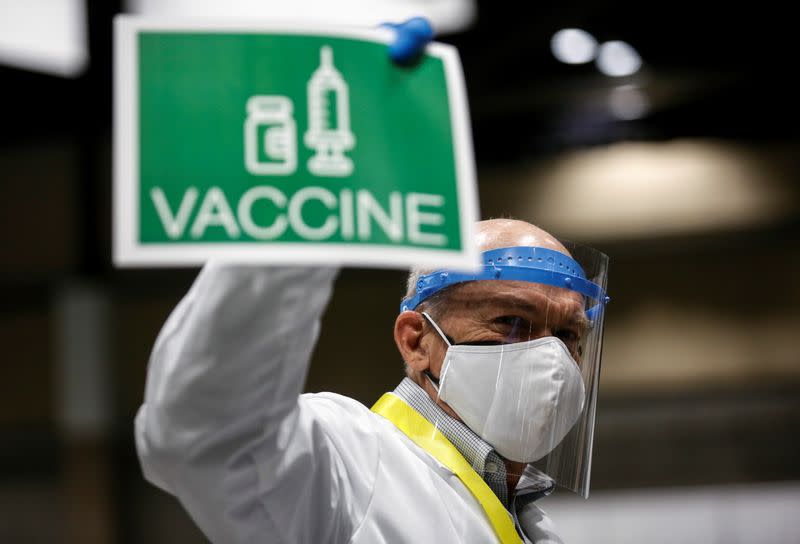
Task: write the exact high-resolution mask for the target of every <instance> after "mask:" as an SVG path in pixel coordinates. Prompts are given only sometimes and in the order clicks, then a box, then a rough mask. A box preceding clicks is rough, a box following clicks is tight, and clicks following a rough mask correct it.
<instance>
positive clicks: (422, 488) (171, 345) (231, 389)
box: [136, 264, 560, 544]
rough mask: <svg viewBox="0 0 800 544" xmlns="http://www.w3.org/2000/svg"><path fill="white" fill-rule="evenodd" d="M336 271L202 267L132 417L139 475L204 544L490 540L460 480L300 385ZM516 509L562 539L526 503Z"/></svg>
mask: <svg viewBox="0 0 800 544" xmlns="http://www.w3.org/2000/svg"><path fill="white" fill-rule="evenodd" d="M335 275H336V270H335V269H332V268H320V269H308V268H304V269H300V268H261V267H251V266H224V265H219V264H210V265H207V266H206V267H205V268H204V269H203V271H202V272H201V273H200V275H199V277H198V278H197V280H196V281H195V283H194V285H193V286H192V288H191V290H190V291H189V293H188V294H187V295H186V297H185V298H184V299H183V300H182V301H181V303H180V304H179V305H178V307H177V308H176V309H175V311H174V312H173V313H172V315H171V316H170V318H169V319H168V320H167V322H166V324H165V325H164V328H163V329H162V331H161V333H160V335H159V337H158V339H157V341H156V345H155V348H154V349H153V354H152V357H151V360H150V366H149V370H148V377H147V388H146V392H145V402H144V404H143V405H142V406H141V408H140V409H139V413H138V415H137V417H136V444H137V449H138V452H139V456H140V459H141V462H142V467H143V470H144V474H145V476H146V477H147V479H149V480H150V481H151V482H153V483H154V484H155V485H157V486H159V487H161V488H162V489H164V490H166V491H168V492H170V493H172V494H174V495H175V496H177V497H178V499H179V500H180V501H181V503H182V504H183V506H184V507H185V508H186V510H187V511H188V512H189V514H190V515H191V517H192V518H193V519H194V521H195V522H196V523H197V525H198V526H200V528H201V529H202V530H203V532H204V533H205V534H206V536H208V538H209V539H211V541H213V542H215V543H224V544H227V543H239V542H254V543H255V542H259V543H261V542H267V543H272V542H275V543H286V544H299V543H315V544H318V543H342V544H344V543H351V544H359V543H364V544H381V543H387V544H400V543H406V542H408V543H411V542H413V543H475V544H485V543H488V542H496V537H495V536H494V533H493V531H492V528H491V525H490V524H489V522H488V519H487V518H486V516H485V514H484V513H483V510H482V509H481V506H480V505H479V503H478V502H477V501H476V500H475V499H474V498H473V496H472V495H471V494H470V492H469V491H468V490H467V489H466V487H465V486H464V485H463V484H462V483H461V481H460V480H459V479H458V478H457V477H456V476H455V475H454V474H453V473H451V472H450V471H449V470H448V469H446V468H445V467H443V466H442V465H441V464H440V463H439V462H438V461H436V459H434V458H433V457H431V456H430V455H429V454H428V453H427V452H425V451H424V450H422V449H420V448H419V447H418V446H416V445H415V444H414V443H412V442H411V441H410V440H409V439H408V438H407V437H406V436H405V435H404V434H402V433H401V432H400V431H399V430H398V429H397V428H396V427H395V426H394V425H393V424H391V423H390V422H389V421H387V420H386V419H384V418H383V417H381V416H378V415H376V414H374V413H372V412H370V411H369V409H367V408H366V407H365V406H363V405H362V404H360V403H358V402H357V401H355V400H352V399H349V398H347V397H343V396H341V395H336V394H332V393H320V394H313V395H309V394H306V395H300V394H299V393H300V391H301V388H302V386H303V382H304V380H305V377H306V370H307V367H308V362H309V359H310V357H311V352H312V349H313V347H314V344H315V342H316V339H317V336H318V333H319V326H320V325H319V318H320V315H321V314H322V312H323V310H324V308H325V305H326V304H327V302H328V299H329V298H330V294H331V287H332V282H333V279H334V277H335ZM353 341H357V339H353ZM519 517H520V521H521V523H522V525H523V526H524V527H525V528H526V532H527V533H528V534H529V535H530V536H531V537H532V539H533V540H535V541H536V542H560V540H558V538H557V537H556V536H555V535H554V534H553V533H552V529H551V527H550V524H549V521H548V520H547V519H546V517H545V516H544V515H543V513H542V512H541V510H539V509H538V508H536V506H535V505H533V504H531V505H529V506H528V507H526V509H525V511H523V512H520V513H519Z"/></svg>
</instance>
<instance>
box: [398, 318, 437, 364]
mask: <svg viewBox="0 0 800 544" xmlns="http://www.w3.org/2000/svg"><path fill="white" fill-rule="evenodd" d="M424 331H425V318H424V317H422V314H420V313H418V312H412V311H410V310H406V311H405V312H402V313H401V314H400V315H398V316H397V319H396V320H395V322H394V341H395V343H396V344H397V349H398V350H399V351H400V356H401V357H402V358H403V361H405V363H406V364H407V365H408V366H409V367H411V368H412V369H413V370H416V371H417V372H422V371H423V370H426V369H427V368H428V367H429V366H430V361H429V357H428V350H427V348H426V347H425V345H424V342H422V336H423V332H424Z"/></svg>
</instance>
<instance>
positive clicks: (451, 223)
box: [114, 16, 477, 267]
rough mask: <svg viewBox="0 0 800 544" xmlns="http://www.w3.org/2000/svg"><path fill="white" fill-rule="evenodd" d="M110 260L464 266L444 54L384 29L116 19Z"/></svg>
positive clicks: (458, 164) (450, 83) (452, 60)
mask: <svg viewBox="0 0 800 544" xmlns="http://www.w3.org/2000/svg"><path fill="white" fill-rule="evenodd" d="M115 33H116V35H115V40H116V41H115V86H116V88H115V115H116V118H115V176H114V177H115V188H114V228H115V232H114V258H115V262H116V263H117V264H118V265H121V266H136V265H183V264H199V263H202V262H204V261H206V260H208V259H211V258H222V259H228V260H235V261H240V262H268V263H269V262H275V263H277V262H284V263H286V262H290V263H306V264H328V263H330V264H355V265H378V266H398V267H408V266H410V265H418V264H419V265H431V266H437V265H443V266H464V267H469V266H473V265H474V264H475V263H476V260H477V257H476V251H475V249H474V243H473V242H472V236H471V233H472V227H473V223H474V221H475V220H476V219H477V199H476V196H475V194H476V190H475V173H474V159H473V155H472V144H471V137H470V132H469V131H470V126H469V118H468V112H467V102H466V92H465V89H464V83H463V77H462V73H461V67H460V63H459V60H458V54H457V52H456V51H455V49H454V48H452V47H450V46H446V45H443V44H431V45H429V46H428V48H427V49H426V52H425V54H424V56H423V57H422V58H421V60H420V62H419V63H417V64H415V65H414V66H412V67H400V66H397V65H395V64H394V63H392V62H391V61H390V60H389V58H388V55H387V50H386V44H387V43H388V42H389V40H391V38H392V36H391V31H389V30H386V29H351V28H347V29H343V28H340V27H339V28H337V27H328V28H311V27H305V26H304V27H287V26H286V25H282V26H279V27H272V26H258V27H255V28H254V27H248V26H245V25H241V24H236V23H232V22H214V23H210V22H201V23H198V22H197V21H192V22H182V23H177V24H176V23H175V21H170V22H159V21H153V20H150V19H141V18H135V17H125V16H123V17H120V18H118V19H117V21H116V28H115Z"/></svg>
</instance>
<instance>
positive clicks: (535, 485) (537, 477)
mask: <svg viewBox="0 0 800 544" xmlns="http://www.w3.org/2000/svg"><path fill="white" fill-rule="evenodd" d="M394 394H395V395H397V396H398V397H400V398H401V399H403V400H404V401H405V402H406V403H408V405H409V406H411V407H412V408H413V409H414V410H416V411H417V412H419V413H420V414H421V415H422V417H424V418H425V419H427V420H428V421H430V422H431V423H432V424H433V425H434V426H435V427H436V428H437V429H439V432H441V433H442V434H443V435H444V436H445V438H447V439H448V440H449V441H450V442H451V443H452V444H453V446H455V448H456V449H457V450H458V452H459V453H460V454H461V455H463V456H464V459H466V460H467V462H468V463H469V464H470V465H472V468H473V469H474V470H475V472H477V473H478V474H479V475H480V476H481V478H483V480H484V481H485V482H486V484H487V485H488V486H489V488H490V489H491V490H492V491H493V492H494V494H495V495H497V497H498V498H499V499H500V502H502V503H503V504H504V505H505V506H506V507H508V506H509V501H508V499H509V497H508V488H507V485H506V466H505V463H504V462H503V459H502V457H500V455H499V454H498V453H497V452H496V451H495V450H494V449H493V448H492V446H491V445H489V444H488V443H487V442H486V441H484V440H483V439H482V438H481V437H480V436H478V435H477V434H475V433H474V432H473V431H472V430H471V429H470V428H469V427H467V426H466V425H464V424H463V423H462V422H460V421H458V420H457V419H455V418H453V417H451V416H450V415H448V414H447V412H445V411H444V410H443V409H442V408H441V406H439V405H438V404H436V403H435V402H434V401H433V399H431V397H430V396H429V395H428V393H427V392H426V391H425V390H424V389H423V388H422V387H420V386H419V384H417V383H416V382H415V381H414V380H412V379H411V378H408V377H406V378H403V381H401V382H400V384H399V385H398V386H397V388H395V390H394ZM554 488H555V481H554V480H553V479H552V478H550V477H549V476H548V475H547V474H545V473H544V472H541V471H540V470H538V469H536V468H534V466H533V465H528V466H527V467H526V468H525V472H523V474H522V476H521V477H520V480H519V484H517V488H516V490H515V491H516V494H517V495H518V500H517V502H520V501H522V502H525V503H527V502H531V501H533V500H536V499H538V498H540V497H543V496H546V495H549V494H550V493H551V492H552V491H553V489H554Z"/></svg>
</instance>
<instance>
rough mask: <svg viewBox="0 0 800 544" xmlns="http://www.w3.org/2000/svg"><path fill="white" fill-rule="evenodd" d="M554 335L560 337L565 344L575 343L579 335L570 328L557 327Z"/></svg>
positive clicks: (578, 340) (579, 337) (578, 339)
mask: <svg viewBox="0 0 800 544" xmlns="http://www.w3.org/2000/svg"><path fill="white" fill-rule="evenodd" d="M555 336H556V337H557V338H559V339H561V340H562V341H563V342H564V343H565V344H567V345H570V344H577V343H578V342H580V339H581V336H580V334H578V333H577V331H574V330H572V329H559V330H557V331H556V334H555Z"/></svg>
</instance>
